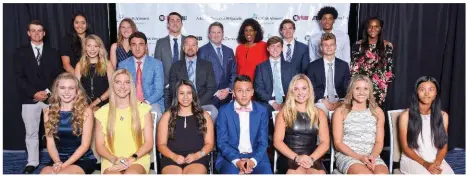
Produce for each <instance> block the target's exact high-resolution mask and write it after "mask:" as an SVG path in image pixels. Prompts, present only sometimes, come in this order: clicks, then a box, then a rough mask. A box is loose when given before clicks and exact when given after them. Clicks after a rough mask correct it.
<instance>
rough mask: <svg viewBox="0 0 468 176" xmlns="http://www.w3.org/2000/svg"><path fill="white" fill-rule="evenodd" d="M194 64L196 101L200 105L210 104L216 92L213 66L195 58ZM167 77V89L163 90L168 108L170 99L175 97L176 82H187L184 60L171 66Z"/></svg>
mask: <svg viewBox="0 0 468 176" xmlns="http://www.w3.org/2000/svg"><path fill="white" fill-rule="evenodd" d="M196 64H197V66H196V70H195V74H196V77H195V84H196V87H197V95H198V101H199V102H200V105H208V104H212V101H211V100H212V97H213V95H214V94H215V93H216V91H217V90H216V81H215V75H214V72H213V66H211V62H209V61H207V60H203V59H199V58H197V62H196ZM169 75H170V77H169V89H166V90H165V91H166V93H165V96H166V97H167V100H166V105H167V106H168V107H169V106H170V104H171V103H172V98H174V97H175V93H176V91H177V90H176V84H177V82H178V81H180V80H182V79H185V80H189V77H188V72H187V64H186V63H185V58H184V59H182V60H179V61H177V62H175V63H174V64H173V65H172V67H171V71H170V74H169Z"/></svg>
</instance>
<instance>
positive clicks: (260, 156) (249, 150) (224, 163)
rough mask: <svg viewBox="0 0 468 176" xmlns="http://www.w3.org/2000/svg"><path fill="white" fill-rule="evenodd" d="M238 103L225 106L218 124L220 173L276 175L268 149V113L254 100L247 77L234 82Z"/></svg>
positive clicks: (220, 112) (235, 97) (251, 86)
mask: <svg viewBox="0 0 468 176" xmlns="http://www.w3.org/2000/svg"><path fill="white" fill-rule="evenodd" d="M233 92H234V99H235V101H233V102H231V103H229V104H226V105H224V106H222V107H221V108H220V110H219V114H218V120H217V122H216V135H217V141H216V144H217V146H218V149H219V151H220V152H219V154H218V159H217V160H216V164H215V166H216V170H218V172H220V173H221V174H273V173H272V170H271V165H270V159H269V158H268V155H267V147H268V112H267V110H266V109H265V107H264V106H262V105H261V104H259V103H257V102H254V101H252V96H253V94H254V89H253V85H252V81H251V80H250V78H249V77H248V76H246V75H240V76H238V77H237V78H236V79H235V83H234V90H233Z"/></svg>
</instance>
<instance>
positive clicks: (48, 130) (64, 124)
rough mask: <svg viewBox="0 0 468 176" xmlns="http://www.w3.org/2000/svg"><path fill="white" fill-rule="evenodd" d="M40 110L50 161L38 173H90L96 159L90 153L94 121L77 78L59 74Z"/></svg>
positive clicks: (69, 74)
mask: <svg viewBox="0 0 468 176" xmlns="http://www.w3.org/2000/svg"><path fill="white" fill-rule="evenodd" d="M49 103H50V106H49V107H48V108H45V109H44V126H45V136H46V139H47V151H48V152H49V155H50V158H51V160H52V161H51V162H50V163H49V164H47V166H46V167H44V169H42V171H41V174H91V173H93V171H94V165H95V164H96V159H95V158H94V155H93V153H92V152H91V150H90V145H91V138H92V133H93V124H94V118H93V113H92V111H91V109H90V108H87V106H88V103H87V102H86V93H85V92H84V90H83V88H82V87H81V85H80V82H79V81H78V79H77V78H76V77H75V76H74V75H73V74H71V73H63V74H61V75H60V76H58V77H57V79H56V80H55V82H54V84H53V88H52V96H51V97H50V98H49Z"/></svg>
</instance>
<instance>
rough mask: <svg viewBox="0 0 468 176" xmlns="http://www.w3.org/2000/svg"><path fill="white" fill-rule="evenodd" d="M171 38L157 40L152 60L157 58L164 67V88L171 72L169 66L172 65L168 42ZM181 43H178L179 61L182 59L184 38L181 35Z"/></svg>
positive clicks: (170, 48) (170, 47)
mask: <svg viewBox="0 0 468 176" xmlns="http://www.w3.org/2000/svg"><path fill="white" fill-rule="evenodd" d="M170 39H171V38H170V37H169V35H167V36H166V37H164V38H161V39H159V40H158V41H157V42H156V48H155V49H154V58H157V59H159V60H161V61H162V64H163V66H164V86H166V85H167V84H168V83H169V78H168V77H169V71H170V70H171V65H172V48H173V47H172V46H171V42H170V41H169V40H170ZM181 40H182V41H178V43H179V45H180V46H181V47H180V51H179V57H180V59H179V60H183V59H184V57H185V56H184V50H183V47H182V46H183V44H184V40H185V36H184V35H182V37H181Z"/></svg>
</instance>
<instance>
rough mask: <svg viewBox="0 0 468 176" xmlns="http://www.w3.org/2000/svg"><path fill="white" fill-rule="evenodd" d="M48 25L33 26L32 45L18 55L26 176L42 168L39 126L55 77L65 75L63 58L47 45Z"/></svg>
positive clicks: (17, 79) (31, 23)
mask: <svg viewBox="0 0 468 176" xmlns="http://www.w3.org/2000/svg"><path fill="white" fill-rule="evenodd" d="M45 35H46V33H45V31H44V26H43V25H42V24H41V22H40V21H38V20H33V21H31V22H30V23H29V29H28V36H29V38H30V39H31V43H30V44H28V45H25V46H22V47H20V48H18V49H17V50H16V52H15V55H14V59H15V60H17V61H15V63H14V70H15V76H16V84H17V86H18V91H19V94H18V95H19V98H20V101H21V103H22V106H21V107H22V109H21V116H22V118H23V122H24V125H25V129H26V140H25V141H26V151H27V152H28V164H27V165H26V167H25V168H24V170H23V174H32V173H33V172H34V170H36V168H37V166H38V165H39V135H38V133H39V128H40V127H39V124H40V122H41V112H42V109H44V108H46V107H47V106H48V105H47V98H48V97H49V96H50V92H51V90H52V87H51V86H52V85H53V82H54V80H55V78H56V77H57V76H58V75H59V74H60V73H61V70H62V68H61V64H60V55H59V53H58V52H57V50H55V49H53V48H50V47H48V46H45V45H44V41H43V39H44V36H45Z"/></svg>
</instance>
